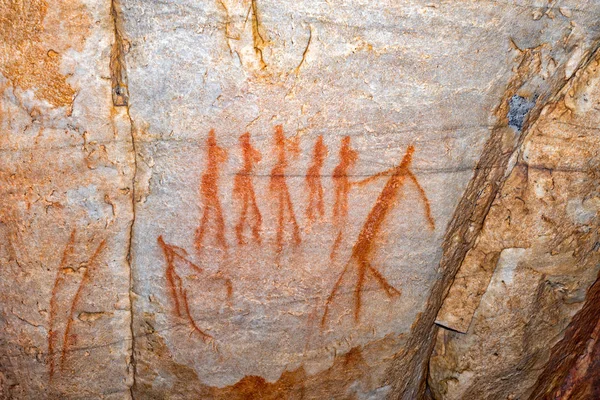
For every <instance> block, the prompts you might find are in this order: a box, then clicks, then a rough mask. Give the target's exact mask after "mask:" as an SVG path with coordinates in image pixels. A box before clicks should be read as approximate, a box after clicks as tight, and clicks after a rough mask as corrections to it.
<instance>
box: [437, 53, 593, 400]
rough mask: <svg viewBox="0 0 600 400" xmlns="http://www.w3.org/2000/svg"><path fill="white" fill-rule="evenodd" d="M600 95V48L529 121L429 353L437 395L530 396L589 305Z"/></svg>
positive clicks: (448, 299) (443, 311)
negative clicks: (586, 303) (555, 350)
mask: <svg viewBox="0 0 600 400" xmlns="http://www.w3.org/2000/svg"><path fill="white" fill-rule="evenodd" d="M598 104H600V57H598V56H597V58H595V59H594V60H593V61H592V62H591V63H590V65H589V66H588V67H587V68H586V69H585V70H582V71H581V75H580V76H578V77H576V78H575V79H574V80H573V81H572V82H570V83H569V85H568V86H567V87H566V88H565V90H564V93H563V96H562V97H561V98H560V100H558V101H557V102H553V103H551V104H549V105H547V106H546V107H545V108H544V110H543V111H542V115H541V116H540V118H539V119H538V120H537V121H536V123H535V124H534V125H533V126H532V127H531V134H530V135H529V136H528V138H527V139H526V140H525V142H524V143H523V146H522V147H521V150H520V152H519V155H518V156H517V157H516V159H515V163H514V166H513V167H512V172H511V173H510V175H509V177H508V179H507V180H506V182H505V183H504V185H503V187H502V189H501V190H500V192H499V194H498V196H497V198H496V200H495V201H494V203H493V204H492V206H491V208H490V211H489V213H488V215H487V217H486V219H485V223H484V226H483V229H482V231H481V233H480V235H479V237H478V238H477V240H476V243H475V246H473V248H472V249H471V250H470V251H469V253H468V254H467V256H466V258H465V259H464V261H463V263H462V265H461V267H460V270H459V271H458V274H457V275H456V277H455V280H454V284H453V285H452V287H451V289H450V293H449V295H448V297H446V299H445V301H444V305H443V306H442V309H441V310H440V313H439V314H438V317H437V318H438V323H440V324H443V325H445V326H448V327H449V328H451V329H453V330H454V331H449V330H440V331H439V335H438V339H437V342H436V348H435V351H434V354H433V356H432V358H431V363H430V367H431V368H430V384H431V387H432V389H433V391H434V393H435V395H436V396H435V397H436V398H444V399H465V398H520V399H523V398H527V397H528V396H529V394H530V393H531V390H532V389H533V385H534V383H535V381H536V380H537V378H538V376H539V374H540V373H541V370H542V368H543V366H544V365H546V363H547V362H548V359H549V357H550V350H551V349H552V347H553V346H554V344H555V343H556V342H557V341H558V340H560V339H561V338H562V336H563V334H564V332H565V329H566V327H567V325H568V324H569V322H570V321H571V319H572V317H573V315H574V314H575V313H576V312H577V311H578V310H579V309H580V308H581V307H582V304H583V301H584V299H585V296H586V293H587V291H588V289H589V287H590V286H591V285H592V283H594V281H595V280H596V278H597V275H598V270H599V268H600V252H599V251H598V243H599V242H600V232H599V230H598V227H599V222H600V220H599V216H600V214H599V211H600V197H599V195H600V174H599V171H600V168H599V167H600V135H598V131H597V129H596V126H598V123H599V122H600V114H599V113H598ZM590 322H592V323H591V326H592V327H593V326H595V322H593V321H589V320H588V321H586V325H588V326H590V325H589V324H590ZM457 331H458V332H464V333H465V334H461V333H457ZM537 398H539V397H537V396H533V397H532V399H537ZM590 398H591V397H590Z"/></svg>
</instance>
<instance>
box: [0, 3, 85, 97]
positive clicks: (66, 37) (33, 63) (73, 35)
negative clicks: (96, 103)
mask: <svg viewBox="0 0 600 400" xmlns="http://www.w3.org/2000/svg"><path fill="white" fill-rule="evenodd" d="M91 23H92V22H91V18H90V15H89V12H88V11H87V10H86V6H85V5H83V4H82V3H80V2H78V1H71V0H64V1H53V2H52V3H51V4H48V2H47V1H46V0H32V1H27V0H18V1H5V2H3V3H2V4H1V5H0V54H2V56H1V58H0V60H1V62H0V72H1V73H2V75H4V77H5V78H6V79H8V81H9V82H10V84H11V85H12V86H13V87H14V88H20V89H22V90H33V91H34V93H35V96H36V97H38V98H40V99H43V100H46V101H48V103H50V104H51V105H52V106H54V107H62V106H66V107H69V106H71V103H72V101H73V97H74V95H75V92H76V90H77V88H73V87H72V86H71V84H69V83H68V82H67V79H68V75H67V74H66V73H65V72H64V67H62V65H61V62H62V61H63V54H64V53H65V52H67V51H69V50H70V49H76V50H79V51H81V50H82V47H83V43H84V42H85V39H86V38H87V37H88V35H89V31H90V24H91Z"/></svg>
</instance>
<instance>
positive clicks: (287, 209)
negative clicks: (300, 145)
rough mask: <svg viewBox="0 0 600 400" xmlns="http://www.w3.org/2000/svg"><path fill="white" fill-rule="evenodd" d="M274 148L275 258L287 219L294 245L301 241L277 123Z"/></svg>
mask: <svg viewBox="0 0 600 400" xmlns="http://www.w3.org/2000/svg"><path fill="white" fill-rule="evenodd" d="M273 139H274V143H275V149H276V151H277V163H276V164H275V166H274V167H273V169H272V170H271V184H270V189H271V192H272V193H273V194H274V195H275V200H276V201H277V207H278V209H277V237H276V246H277V247H276V253H277V258H279V256H280V255H281V252H282V251H283V234H284V229H285V224H286V214H287V220H288V221H289V222H290V223H291V224H292V229H293V230H292V236H293V240H294V244H295V245H299V244H300V243H301V242H302V239H301V237H300V228H299V227H298V222H297V221H296V214H295V213H294V206H293V204H292V199H291V197H290V192H289V189H288V185H287V182H286V179H285V172H286V169H287V167H288V163H287V156H286V139H285V136H284V134H283V127H282V126H281V125H277V126H276V127H275V134H274V136H273Z"/></svg>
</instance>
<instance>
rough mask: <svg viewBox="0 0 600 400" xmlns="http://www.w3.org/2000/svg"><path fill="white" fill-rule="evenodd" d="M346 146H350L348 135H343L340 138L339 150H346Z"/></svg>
mask: <svg viewBox="0 0 600 400" xmlns="http://www.w3.org/2000/svg"><path fill="white" fill-rule="evenodd" d="M348 148H350V136H344V137H343V138H342V147H341V149H340V150H342V151H343V150H347V149H348Z"/></svg>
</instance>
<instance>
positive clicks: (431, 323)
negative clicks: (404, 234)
mask: <svg viewBox="0 0 600 400" xmlns="http://www.w3.org/2000/svg"><path fill="white" fill-rule="evenodd" d="M599 45H600V42H599V41H596V42H594V44H593V45H592V46H590V51H589V53H588V56H587V57H584V58H583V59H582V61H581V62H580V63H579V65H578V68H577V69H576V70H577V71H579V70H582V69H584V68H585V67H586V66H587V65H588V64H589V63H590V62H592V61H593V59H594V55H595V53H596V52H597V51H598V48H599ZM534 52H535V49H528V50H527V51H523V54H522V57H521V60H520V63H519V66H518V68H517V70H516V75H515V76H514V77H513V79H511V81H510V82H509V83H508V84H507V89H506V91H505V95H504V97H503V99H502V101H501V102H500V104H499V106H498V108H497V110H496V112H495V113H496V115H497V116H498V118H499V123H498V125H497V126H496V127H495V128H493V130H492V133H491V135H490V138H489V139H488V142H487V143H486V145H485V148H484V150H483V152H482V155H481V157H480V160H479V162H478V164H477V166H476V167H475V171H474V174H473V177H472V178H471V181H470V182H469V184H468V186H467V189H466V190H465V192H464V194H463V197H462V198H461V200H460V202H459V204H458V206H457V207H456V209H455V211H454V215H453V217H452V220H451V222H450V223H449V225H448V228H447V231H446V235H445V238H444V241H443V244H442V249H443V255H442V259H441V260H440V265H439V268H438V273H439V274H440V275H441V276H440V279H438V280H437V281H436V283H435V285H434V287H433V288H432V290H431V295H430V296H429V300H428V301H427V305H426V307H425V311H424V312H423V313H422V314H420V315H419V316H418V317H417V319H416V320H415V322H414V324H413V326H412V328H411V334H410V336H409V337H410V339H409V340H408V343H407V344H406V347H405V350H404V351H403V352H402V353H401V354H399V355H398V357H397V358H396V360H395V362H394V365H393V366H392V367H391V368H390V371H389V372H388V374H389V376H398V377H401V378H400V379H398V380H397V381H396V382H394V384H393V390H392V393H397V394H401V396H400V398H406V399H408V398H421V397H422V396H423V395H424V393H425V391H426V389H427V370H428V363H426V362H422V360H425V359H429V358H430V356H431V353H432V351H433V346H434V344H435V337H436V333H437V329H438V326H436V324H435V319H436V316H437V313H438V311H439V310H440V308H441V306H442V303H443V300H444V298H445V297H446V295H447V294H448V292H449V290H450V287H451V285H452V282H453V280H454V276H455V275H456V273H457V271H458V269H459V267H460V265H461V263H462V261H463V260H464V258H465V256H466V254H467V252H468V251H469V249H470V248H471V247H473V244H474V243H475V239H476V238H477V236H478V234H479V232H480V231H481V228H482V227H483V223H484V221H485V218H486V216H487V214H488V212H489V210H490V207H491V205H492V202H493V200H494V198H495V197H496V194H497V193H498V191H499V190H500V189H501V187H502V185H503V184H504V181H505V179H506V177H507V174H506V172H507V170H508V169H509V168H510V165H509V164H510V163H509V161H510V160H511V158H512V157H513V155H514V154H515V153H517V152H518V151H519V149H520V147H521V144H522V143H523V140H524V139H525V137H526V136H527V134H528V133H529V132H528V129H529V127H530V126H532V125H533V124H534V122H535V121H536V120H537V118H538V117H539V116H540V114H541V111H542V109H543V107H544V106H545V105H546V104H548V103H551V102H553V101H556V99H557V98H558V97H560V96H561V95H562V93H563V91H564V90H565V88H566V87H567V86H568V84H569V82H570V81H571V80H572V79H574V78H575V77H576V76H577V75H578V73H575V74H573V75H572V76H571V77H570V78H569V79H568V80H566V81H561V82H560V83H559V84H558V85H557V86H555V88H554V90H551V91H549V92H548V93H546V94H544V95H540V96H539V98H536V99H537V101H536V104H535V106H533V107H531V108H530V109H529V110H528V112H526V113H524V114H523V117H522V120H520V119H519V118H520V117H519V118H517V113H516V112H515V111H513V113H514V114H513V118H515V119H518V121H517V120H515V122H519V123H520V124H521V131H522V132H523V134H521V131H518V132H519V135H518V136H516V137H515V139H514V140H513V141H512V143H511V145H510V147H508V148H507V146H506V144H505V143H506V135H507V132H506V128H507V125H508V124H509V119H510V117H511V116H510V115H509V114H510V106H511V104H510V99H512V98H513V96H515V95H516V94H517V91H518V90H519V88H521V87H522V86H523V85H524V84H525V83H526V82H527V81H528V79H530V78H531V77H532V76H534V75H535V71H531V64H532V60H533V59H534V57H535V53H534ZM521 113H522V109H521V112H519V113H518V114H519V115H520V114H521ZM423 343H427V345H425V346H424V345H423ZM419 363H420V364H421V365H422V368H418V367H417V365H419ZM411 365H412V366H413V367H411ZM407 370H408V371H411V370H413V371H415V374H406V373H405V371H407ZM417 373H418V374H419V375H418V376H416V374H417ZM417 380H418V381H419V382H420V383H419V384H418V385H415V386H414V387H415V390H416V392H414V391H411V390H409V385H410V384H411V382H413V383H414V382H415V381H417Z"/></svg>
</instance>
